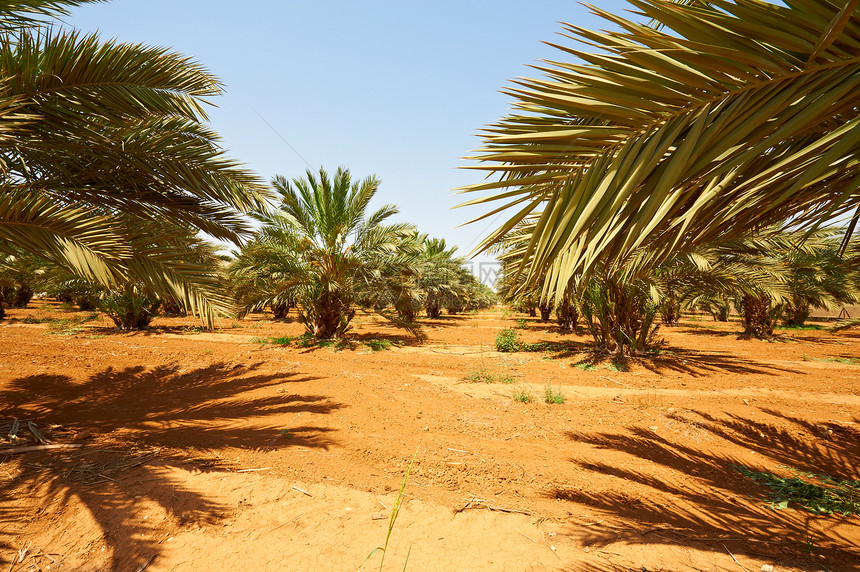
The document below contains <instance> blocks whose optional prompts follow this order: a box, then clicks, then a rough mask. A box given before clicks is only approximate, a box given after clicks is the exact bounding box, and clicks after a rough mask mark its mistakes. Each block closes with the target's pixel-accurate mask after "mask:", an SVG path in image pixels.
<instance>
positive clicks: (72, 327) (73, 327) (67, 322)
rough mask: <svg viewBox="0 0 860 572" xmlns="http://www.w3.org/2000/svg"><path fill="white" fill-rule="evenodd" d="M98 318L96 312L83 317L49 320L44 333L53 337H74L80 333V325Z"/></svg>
mask: <svg viewBox="0 0 860 572" xmlns="http://www.w3.org/2000/svg"><path fill="white" fill-rule="evenodd" d="M98 317H99V313H98V312H90V313H88V314H84V315H83V316H81V315H77V316H74V317H72V318H60V319H57V320H50V321H49V322H48V331H47V332H45V333H46V334H50V335H53V336H74V335H75V334H77V333H78V332H80V331H81V325H83V324H85V323H87V322H90V321H92V320H95V319H96V318H98Z"/></svg>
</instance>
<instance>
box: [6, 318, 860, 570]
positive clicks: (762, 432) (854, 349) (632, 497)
mask: <svg viewBox="0 0 860 572" xmlns="http://www.w3.org/2000/svg"><path fill="white" fill-rule="evenodd" d="M75 315H83V314H82V313H78V314H75V313H73V312H68V311H63V310H61V309H60V308H59V306H57V305H56V304H54V303H52V302H37V303H35V305H34V307H33V308H30V309H26V310H10V311H9V319H7V320H5V321H3V322H0V425H2V424H7V425H8V424H9V423H11V422H12V419H13V418H17V419H19V420H22V421H24V420H32V421H34V422H35V423H37V424H38V426H39V427H41V428H43V429H44V430H45V431H46V432H47V433H49V436H50V438H51V439H52V440H53V441H54V443H75V444H82V445H83V446H82V447H79V448H74V449H55V450H51V451H39V452H29V453H20V454H14V455H0V562H2V561H5V564H3V567H2V570H11V571H18V570H58V569H61V570H79V571H89V570H123V571H125V570H130V571H135V570H143V569H146V570H149V571H152V572H155V571H172V570H176V571H182V570H206V571H210V570H214V571H218V570H231V571H234V570H273V571H274V570H297V571H303V570H324V571H328V570H332V571H334V570H376V569H378V568H379V564H380V557H381V555H382V552H381V551H377V552H375V553H374V554H373V555H372V556H370V558H369V559H367V557H368V555H369V554H370V553H371V551H372V550H373V548H374V547H377V546H380V545H381V544H382V543H384V541H385V537H386V532H387V530H388V522H389V521H388V517H389V515H390V514H391V510H392V508H393V506H394V504H395V500H396V498H397V492H398V490H399V488H400V483H401V481H402V480H403V477H404V474H405V473H406V471H407V467H408V466H409V463H410V459H412V458H413V455H414V464H413V465H412V469H411V474H410V475H409V478H408V482H407V485H406V489H405V493H404V497H403V504H402V507H401V512H400V514H399V518H398V519H397V521H396V524H395V526H394V529H393V532H392V534H391V538H390V543H389V547H388V552H387V555H386V557H385V561H384V569H385V570H403V568H404V563H406V564H407V568H406V569H407V570H440V571H456V570H517V571H519V570H583V571H585V570H598V571H604V570H605V571H628V570H635V571H636V572H641V571H658V570H665V571H676V570H678V571H684V570H701V571H706V570H707V571H710V570H727V571H735V572H740V571H742V570H747V571H751V572H758V571H759V570H768V569H769V568H768V566H772V567H773V570H776V571H783V570H786V571H787V570H790V571H795V570H804V571H806V570H809V571H817V570H831V571H841V570H860V549H859V548H858V546H860V518H858V517H856V516H855V517H843V516H839V515H834V516H816V515H814V514H811V513H809V512H806V511H805V510H802V509H800V508H799V507H794V508H793V509H788V510H779V511H774V510H772V509H770V508H769V507H768V506H767V497H766V494H767V489H765V488H764V487H763V486H762V485H760V484H757V483H754V482H752V481H751V480H749V479H747V478H746V477H744V476H742V475H741V474H740V473H738V472H737V470H735V469H734V468H733V466H736V465H746V466H748V467H751V468H754V469H756V470H766V471H773V472H776V473H779V474H783V475H788V474H790V473H788V472H787V469H786V467H792V468H794V469H798V470H802V471H812V472H816V473H824V474H827V475H833V476H840V477H843V478H851V479H858V478H860V472H858V471H860V467H858V458H860V439H858V436H860V424H858V422H860V395H858V387H860V385H858V380H860V365H854V364H851V363H838V362H834V361H832V359H831V358H857V357H860V332H858V331H857V330H854V331H846V332H842V333H836V334H832V333H828V332H825V331H800V332H797V331H794V332H788V333H786V332H782V336H781V337H780V339H779V340H778V341H773V342H766V341H758V340H744V339H740V338H739V337H738V334H737V332H738V329H739V327H738V324H737V323H729V324H717V323H715V322H712V321H710V319H705V318H703V317H700V318H698V319H696V318H695V317H687V319H686V320H685V321H684V322H683V323H682V324H681V325H680V326H677V327H672V328H663V329H661V332H660V335H662V336H663V337H664V338H665V339H666V342H667V344H666V346H665V347H664V349H663V351H662V352H661V353H660V354H658V355H655V356H652V357H649V358H643V359H637V360H633V361H631V362H630V363H629V370H628V371H617V370H616V368H614V367H612V366H611V364H609V362H604V363H603V364H600V365H598V366H597V367H596V369H592V370H586V369H583V367H582V365H580V367H576V364H577V363H580V362H583V361H585V360H587V359H589V357H590V354H589V353H587V349H588V345H587V343H588V341H589V338H588V337H587V336H586V335H585V334H584V332H583V333H580V334H578V335H562V334H560V333H559V332H558V331H557V330H556V329H555V328H554V327H552V325H551V324H541V323H540V322H538V321H537V320H536V319H534V318H531V319H530V318H525V319H526V323H525V329H523V330H521V332H522V336H523V339H524V340H525V341H527V342H538V341H545V342H553V343H563V344H566V348H567V349H563V348H559V347H556V348H555V349H554V350H553V351H545V352H526V353H514V354H503V353H497V352H496V351H494V339H495V336H496V334H497V332H498V331H499V330H500V329H502V328H506V327H513V326H515V325H516V320H517V319H523V318H524V316H522V315H519V316H516V315H514V316H511V315H508V314H507V312H504V311H502V310H501V309H498V310H493V311H488V312H482V313H480V314H477V315H469V316H462V317H461V316H450V317H447V316H446V317H444V318H443V319H439V320H433V321H428V320H423V323H424V328H425V332H426V334H427V336H428V340H427V342H426V343H423V344H418V343H416V342H414V341H411V340H410V339H409V337H408V336H406V335H404V334H402V333H400V332H398V331H397V330H394V329H392V328H390V327H388V326H386V325H385V324H383V323H382V322H380V321H378V320H377V319H376V318H374V317H371V316H359V317H358V318H357V319H356V323H355V328H354V330H353V331H352V332H351V336H352V339H353V340H354V341H356V342H360V341H362V340H368V339H380V338H384V339H389V340H399V341H401V342H403V345H402V347H396V348H393V349H389V350H383V351H377V352H374V351H370V350H369V349H368V347H367V346H366V345H364V344H361V343H356V344H354V346H353V347H351V348H349V349H344V350H341V351H336V350H334V349H332V348H305V349H302V348H297V347H294V346H291V347H279V346H275V345H271V344H261V343H259V341H252V339H253V338H267V337H272V336H284V335H297V334H300V333H301V331H302V328H301V326H300V324H298V323H296V322H291V323H276V322H271V321H269V320H266V319H265V318H266V317H265V316H263V315H257V316H254V317H252V318H251V319H247V320H243V321H225V322H224V323H223V324H222V329H220V330H218V331H217V332H212V333H208V332H200V331H199V328H195V327H194V326H195V323H196V322H195V321H194V320H193V319H191V318H161V317H159V318H157V319H156V321H155V322H154V328H153V329H151V330H149V331H147V332H138V333H118V332H116V331H115V330H113V328H112V327H111V324H110V323H109V322H108V320H107V319H106V318H103V317H100V318H98V319H96V320H94V321H91V322H88V323H87V324H86V325H85V326H84V327H83V328H81V329H80V330H79V331H78V332H77V333H75V334H74V335H52V334H50V333H49V330H48V328H49V326H50V324H49V323H46V322H43V323H27V322H33V321H34V318H69V317H72V316H75ZM27 317H30V319H29V320H25V318H27ZM521 325H522V322H521ZM828 360H830V361H828ZM480 368H483V369H484V370H485V371H488V372H490V373H492V374H494V375H496V376H497V377H505V376H510V377H512V378H514V379H515V380H516V383H515V384H513V385H508V384H503V383H490V384H486V383H470V382H468V381H466V378H467V376H468V375H469V374H470V373H473V372H475V371H476V370H478V369H480ZM548 384H550V385H552V387H553V388H554V389H556V390H560V391H561V392H563V393H564V395H565V396H566V398H567V400H566V402H565V403H564V404H562V405H550V404H547V403H545V402H544V399H543V396H544V391H545V388H546V386H547V385H548ZM515 390H525V391H527V392H530V393H531V394H533V395H534V396H535V400H534V401H533V402H532V403H520V402H517V401H515V400H514V399H512V397H511V395H512V393H513V391H515ZM3 437H5V435H3ZM4 446H8V445H4ZM22 548H25V549H26V550H22ZM20 556H23V559H21V558H20ZM407 557H408V562H407ZM763 566H764V568H763Z"/></svg>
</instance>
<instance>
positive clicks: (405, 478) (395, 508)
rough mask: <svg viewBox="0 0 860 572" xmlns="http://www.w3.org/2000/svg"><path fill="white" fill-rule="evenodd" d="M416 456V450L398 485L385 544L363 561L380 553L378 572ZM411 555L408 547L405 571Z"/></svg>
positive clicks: (404, 564) (380, 568)
mask: <svg viewBox="0 0 860 572" xmlns="http://www.w3.org/2000/svg"><path fill="white" fill-rule="evenodd" d="M417 456H418V449H416V450H415V454H413V455H412V460H411V461H409V466H408V467H406V474H405V475H404V476H403V481H402V482H401V483H400V490H399V491H398V492H397V498H396V499H395V500H394V506H393V507H392V508H391V518H389V520H388V532H387V533H386V534H385V544H383V545H382V546H377V547H376V548H374V549H373V550H371V551H370V554H368V555H367V558H365V559H364V562H365V563H366V562H367V561H368V560H370V557H371V556H373V555H374V554H376V552H377V551H380V550H381V551H382V558H381V559H380V560H379V572H382V566H383V564H385V555H386V553H387V552H388V542H389V540H391V533H392V532H394V524H395V523H396V522H397V517H398V516H400V506H401V505H402V504H403V497H404V496H405V495H404V491H405V490H406V483H407V482H409V473H410V472H411V471H412V465H414V464H415V457H417ZM410 554H412V546H410V547H409V550H408V551H407V553H406V562H404V563H403V569H404V570H406V566H407V565H408V564H409V555H410Z"/></svg>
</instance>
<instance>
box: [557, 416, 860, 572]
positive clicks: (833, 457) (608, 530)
mask: <svg viewBox="0 0 860 572" xmlns="http://www.w3.org/2000/svg"><path fill="white" fill-rule="evenodd" d="M767 416H771V417H770V418H769V420H767V421H766V420H765V419H767ZM670 419H672V421H673V422H674V423H675V425H674V430H672V429H671V428H672V427H673V426H672V425H668V426H667V428H666V430H661V434H657V433H655V432H653V431H648V430H644V429H641V428H637V427H633V428H629V429H628V430H627V431H626V432H625V433H623V434H611V433H602V434H597V435H594V434H579V433H573V432H571V433H569V437H570V438H571V439H573V440H576V441H578V442H582V443H588V444H590V445H592V446H593V447H595V449H596V452H597V455H598V457H601V459H602V456H601V455H600V453H599V452H600V450H613V451H618V452H623V453H626V454H628V455H631V456H633V457H635V458H637V459H638V461H637V462H636V463H634V464H642V463H641V461H647V462H648V463H649V464H650V465H652V466H653V467H654V469H653V472H652V471H647V472H646V471H643V470H636V469H631V468H629V467H630V465H629V464H625V463H620V462H614V463H611V464H608V463H606V462H603V461H601V462H599V463H594V462H586V461H584V460H573V462H574V464H575V465H577V467H578V468H579V469H581V470H585V471H593V472H597V473H601V474H603V475H606V474H608V475H612V476H615V477H618V478H620V479H624V480H625V481H627V482H630V483H636V484H637V485H639V487H642V486H644V487H647V490H648V491H650V492H649V493H646V494H642V495H640V496H632V495H627V494H624V493H618V492H599V491H594V490H590V489H579V488H565V487H563V486H562V487H558V488H556V489H555V490H553V491H551V492H550V493H549V496H551V497H554V498H558V499H562V500H568V501H572V502H576V503H581V504H585V505H588V506H590V507H592V508H593V509H595V511H596V512H597V513H599V514H602V515H604V518H606V519H612V518H613V517H617V518H619V519H620V520H621V521H622V522H624V523H626V524H625V526H621V527H616V526H611V525H609V526H604V527H601V526H597V527H595V528H586V527H582V526H579V527H577V526H571V528H570V530H569V533H570V535H571V536H576V537H578V539H579V541H580V542H582V543H583V544H585V545H592V544H596V545H597V546H598V547H600V546H606V545H608V544H611V543H614V542H621V543H626V544H641V545H646V544H647V545H655V544H656V545H659V544H662V545H666V546H673V547H678V546H689V547H695V548H696V549H698V550H700V551H702V550H704V551H708V552H712V553H714V554H716V553H719V554H720V555H722V557H723V558H725V557H726V555H727V553H729V554H732V555H735V556H738V557H741V556H747V557H765V558H768V559H770V561H771V562H774V563H775V564H776V563H779V564H781V565H795V566H798V567H800V568H801V569H810V570H813V569H814V570H822V569H826V570H846V569H850V568H846V565H847V566H849V567H850V566H851V565H856V564H857V562H858V559H857V558H858V557H857V551H856V545H854V542H855V541H856V539H857V537H858V535H860V523H858V518H857V517H856V516H853V517H851V516H848V517H845V516H842V515H838V514H834V515H816V514H812V513H811V512H807V511H806V510H804V509H803V508H801V507H798V506H792V507H791V508H790V509H788V510H773V509H772V508H770V507H769V506H767V498H766V493H767V489H765V488H764V487H763V486H761V485H759V484H756V483H754V482H753V481H751V480H750V479H748V478H747V477H745V476H743V475H742V474H741V473H740V472H739V471H738V470H737V467H738V466H743V465H755V466H753V467H751V468H753V469H755V470H761V471H768V472H777V473H778V472H780V471H782V472H785V470H786V467H791V468H793V469H797V470H801V471H809V472H814V473H820V474H826V475H830V476H833V477H843V478H846V477H847V478H854V479H856V478H857V470H858V466H857V459H858V458H860V431H858V429H857V428H856V427H857V425H856V422H857V420H856V419H855V420H854V423H835V422H834V423H829V424H826V425H821V424H814V423H809V422H807V421H803V420H801V419H798V418H794V417H791V416H789V415H785V414H782V413H779V412H775V411H769V410H761V415H758V416H756V417H755V418H745V417H742V416H738V415H727V416H725V417H721V418H717V417H715V416H712V415H708V414H706V413H701V412H692V411H685V412H682V414H675V415H674V416H670ZM681 429H684V431H682V430H681ZM663 433H666V434H674V435H675V436H676V437H677V438H676V439H675V438H669V437H666V436H664V435H663ZM723 442H729V443H731V444H733V445H735V446H739V447H742V448H743V449H745V450H746V451H751V452H754V453H755V455H750V458H754V459H755V462H750V461H749V460H747V461H746V462H744V461H742V460H740V459H738V458H735V457H734V456H732V455H728V454H724V453H722V452H721V450H723V449H725V448H726V447H725V446H724V445H721V443H723ZM667 469H668V471H667ZM630 523H632V524H630ZM609 554H611V552H610V553H609ZM679 554H680V552H679ZM610 560H611V558H610ZM615 560H618V558H616V559H615ZM601 566H602V564H601ZM809 566H814V568H808V567H809ZM583 569H585V568H583ZM587 569H590V570H591V569H598V570H628V569H631V570H632V569H633V568H629V567H628V566H626V565H622V563H621V562H609V563H608V564H607V565H606V566H605V567H602V568H601V567H600V566H598V567H597V568H594V567H592V566H589V567H588V568H587ZM635 569H636V570H637V571H638V570H640V569H641V568H639V567H638V566H637V567H636V568H635ZM685 569H686V567H685Z"/></svg>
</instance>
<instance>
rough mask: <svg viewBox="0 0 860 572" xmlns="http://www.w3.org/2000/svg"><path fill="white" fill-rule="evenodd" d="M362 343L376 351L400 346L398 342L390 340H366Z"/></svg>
mask: <svg viewBox="0 0 860 572" xmlns="http://www.w3.org/2000/svg"><path fill="white" fill-rule="evenodd" d="M362 343H363V344H364V345H366V346H367V347H369V348H370V349H371V350H372V351H375V352H379V351H383V350H390V349H391V348H392V347H399V346H400V344H398V343H397V342H392V341H390V340H365V341H364V342H362Z"/></svg>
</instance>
